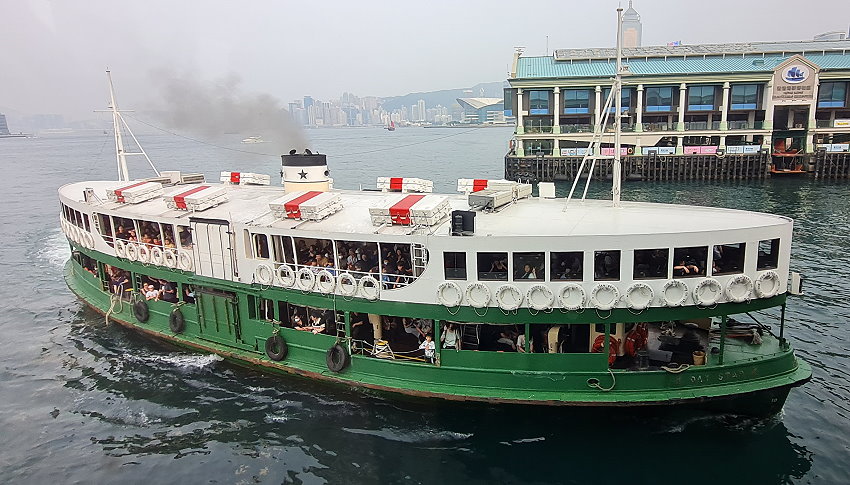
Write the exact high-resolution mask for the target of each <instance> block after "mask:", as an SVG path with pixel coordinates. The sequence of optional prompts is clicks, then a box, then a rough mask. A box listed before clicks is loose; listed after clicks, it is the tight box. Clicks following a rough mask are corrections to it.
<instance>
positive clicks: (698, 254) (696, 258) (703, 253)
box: [673, 246, 708, 278]
mask: <svg viewBox="0 0 850 485" xmlns="http://www.w3.org/2000/svg"><path fill="white" fill-rule="evenodd" d="M707 261H708V246H696V247H687V248H676V249H674V250H673V277H674V278H693V277H696V276H705V274H706V273H705V267H706V264H707Z"/></svg>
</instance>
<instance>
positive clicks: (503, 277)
mask: <svg viewBox="0 0 850 485" xmlns="http://www.w3.org/2000/svg"><path fill="white" fill-rule="evenodd" d="M477 259H478V279H479V280H483V281H488V280H489V281H507V280H508V253H478V255H477Z"/></svg>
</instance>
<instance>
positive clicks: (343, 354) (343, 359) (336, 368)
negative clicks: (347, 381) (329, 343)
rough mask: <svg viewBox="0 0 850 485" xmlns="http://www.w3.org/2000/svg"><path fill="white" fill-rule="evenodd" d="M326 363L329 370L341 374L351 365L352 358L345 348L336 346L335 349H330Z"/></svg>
mask: <svg viewBox="0 0 850 485" xmlns="http://www.w3.org/2000/svg"><path fill="white" fill-rule="evenodd" d="M325 361H326V362H327V364H328V370H330V371H331V372H335V373H340V372H342V371H344V370H345V368H346V367H348V366H349V364H351V356H350V355H348V351H347V350H345V347H343V346H342V345H340V344H334V346H333V347H331V348H329V349H328V354H327V357H326V359H325Z"/></svg>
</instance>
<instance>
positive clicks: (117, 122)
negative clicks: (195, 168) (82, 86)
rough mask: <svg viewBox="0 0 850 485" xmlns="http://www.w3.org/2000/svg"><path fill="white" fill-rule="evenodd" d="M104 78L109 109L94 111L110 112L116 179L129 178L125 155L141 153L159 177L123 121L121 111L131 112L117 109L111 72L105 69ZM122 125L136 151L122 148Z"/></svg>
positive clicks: (124, 179)
mask: <svg viewBox="0 0 850 485" xmlns="http://www.w3.org/2000/svg"><path fill="white" fill-rule="evenodd" d="M106 78H107V79H109V109H108V110H95V112H96V113H102V112H107V113H112V129H113V131H114V132H115V133H114V135H115V161H116V163H117V164H118V180H120V181H122V182H125V181H128V180H130V174H129V173H128V171H127V155H143V156H144V157H145V160H147V161H148V165H150V166H151V169H153V171H154V173H155V174H156V176H157V177H159V170H157V169H156V167H155V166H154V164H153V162H152V161H151V159H150V157H149V156H148V154H147V153H146V152H145V149H144V148H142V144H141V143H139V140H138V138H136V135H134V134H133V130H131V129H130V127H129V126H128V125H127V122H126V121H124V117H123V116H121V113H122V112H124V113H131V112H132V111H126V110H124V111H122V110H119V109H118V103H116V102H115V88H114V87H113V86H112V73H111V72H110V71H109V70H108V69H107V71H106ZM122 125H123V127H124V129H125V130H127V133H129V134H130V136H131V137H132V138H133V142H135V143H136V146H137V147H138V148H139V151H137V152H128V151H127V150H125V149H124V139H123V138H122V137H121V126H122Z"/></svg>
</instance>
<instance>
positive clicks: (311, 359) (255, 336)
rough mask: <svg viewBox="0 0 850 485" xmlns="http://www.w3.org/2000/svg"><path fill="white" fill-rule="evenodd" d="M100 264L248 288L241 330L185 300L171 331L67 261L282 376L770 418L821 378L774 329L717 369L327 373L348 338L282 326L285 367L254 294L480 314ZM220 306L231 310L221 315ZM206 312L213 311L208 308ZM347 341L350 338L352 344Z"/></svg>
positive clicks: (406, 311)
mask: <svg viewBox="0 0 850 485" xmlns="http://www.w3.org/2000/svg"><path fill="white" fill-rule="evenodd" d="M75 249H77V250H79V251H81V252H83V253H86V254H89V255H90V256H92V257H95V258H96V259H98V260H99V261H101V262H103V263H105V264H109V265H114V266H117V267H120V268H122V269H125V270H128V271H131V272H137V273H139V274H144V275H149V276H153V277H157V278H162V279H167V280H169V281H176V282H178V283H181V284H193V285H200V286H203V287H205V288H207V289H212V290H220V291H227V292H231V293H235V294H236V295H237V298H236V301H234V302H233V306H232V309H231V310H227V311H228V312H232V314H229V313H228V315H227V317H226V318H227V319H230V320H234V321H236V322H238V323H237V324H236V325H235V326H233V325H230V326H221V327H219V324H218V322H217V321H216V322H215V325H214V326H210V318H209V316H207V320H206V322H204V321H202V320H203V319H202V318H199V313H202V312H203V311H206V312H207V314H208V315H209V313H210V312H211V311H214V310H215V308H214V307H205V308H206V310H202V312H199V308H198V307H202V304H201V303H200V302H199V303H198V304H197V305H195V304H185V305H182V306H181V307H180V309H181V312H182V314H183V316H184V318H185V330H184V331H183V332H181V333H179V334H176V333H174V332H173V331H171V329H170V327H169V315H170V313H171V311H172V309H173V308H174V305H173V304H171V303H166V302H162V301H149V302H147V303H148V308H149V313H150V317H149V319H148V320H147V321H146V322H140V321H139V320H138V319H137V318H136V317H135V315H134V313H133V310H132V306H131V305H130V304H129V303H128V302H123V304H120V303H116V304H115V305H114V306H113V308H112V311H111V312H110V306H111V303H113V302H111V300H110V297H111V295H110V294H109V293H108V292H106V291H104V290H103V287H102V283H101V281H100V279H98V278H97V277H95V276H93V275H92V274H90V273H88V272H87V271H85V270H83V269H82V267H81V266H80V265H79V264H78V263H76V262H75V261H74V260H71V261H69V262H68V264H67V265H66V271H65V278H66V281H67V283H68V286H69V287H70V289H71V290H72V291H73V292H74V293H75V294H77V295H78V296H79V297H80V298H81V299H82V300H83V301H84V302H85V303H86V304H88V305H89V306H90V307H92V308H93V309H94V310H96V311H98V312H99V313H101V314H105V313H107V312H110V316H109V318H110V320H111V321H115V322H118V323H120V324H122V325H125V326H127V327H130V328H133V329H136V330H138V331H141V332H142V333H144V334H147V335H149V336H152V337H154V338H156V339H160V340H165V341H168V342H171V343H174V344H176V345H178V346H181V347H184V348H187V349H191V350H194V351H201V352H212V353H215V354H218V355H221V356H223V357H224V358H226V359H228V360H230V361H233V362H235V363H239V364H243V365H249V366H253V367H258V368H262V369H263V370H265V371H268V372H272V373H289V374H297V375H301V376H305V377H307V378H311V379H319V380H326V381H332V382H337V383H341V384H345V385H352V386H359V387H365V388H370V389H376V390H381V391H388V392H392V393H401V394H406V395H410V396H418V397H428V398H442V399H448V400H460V401H481V402H498V403H514V404H544V405H570V406H645V407H651V406H674V405H675V406H682V405H689V406H697V407H701V408H702V407H704V408H710V409H714V410H718V411H723V412H733V413H736V414H770V413H774V412H777V411H778V410H779V409H781V407H782V405H783V403H784V402H785V398H786V397H787V395H788V392H789V390H790V388H791V387H794V386H798V385H801V384H803V383H804V382H806V381H807V380H809V379H810V378H811V369H810V367H809V366H808V365H807V364H805V363H804V362H803V361H801V360H798V359H796V358H795V356H794V354H793V351H792V349H791V348H790V346H788V345H787V344H785V345H781V344H780V342H779V341H778V340H777V339H775V338H773V337H771V336H767V335H766V336H765V340H764V343H763V344H762V345H760V346H758V347H751V346H747V345H746V344H739V343H737V342H736V343H731V342H730V343H729V344H727V345H726V347H725V350H724V358H725V363H724V364H722V365H720V364H718V363H717V362H716V357H715V356H711V358H710V359H709V362H708V364H707V365H704V366H692V367H690V368H689V369H687V370H686V371H684V372H680V373H671V372H666V371H663V370H651V371H630V370H610V371H609V369H608V362H607V355H606V354H603V353H597V354H535V353H508V352H506V353H503V352H477V351H456V350H447V349H442V350H441V351H440V350H438V359H437V364H436V365H432V364H426V363H421V362H408V361H399V360H387V359H377V358H373V357H370V356H366V355H353V356H351V363H350V365H349V366H348V367H347V368H345V369H344V370H343V371H342V372H339V373H335V372H331V371H330V370H329V369H328V364H327V362H326V354H327V352H328V349H329V348H331V347H332V346H333V345H334V344H335V343H337V342H338V340H337V338H336V337H332V336H329V335H321V334H319V335H314V334H311V333H309V332H302V331H298V330H294V329H289V328H279V330H278V331H279V335H280V336H281V337H282V338H283V339H284V340H285V341H286V343H287V346H288V349H289V352H288V355H287V356H286V358H285V359H284V360H282V361H280V362H277V361H274V360H271V359H270V358H269V357H268V356H267V355H266V353H265V350H264V348H265V342H266V339H268V338H269V337H270V336H272V335H273V332H274V331H275V330H276V329H278V327H277V326H276V325H274V324H273V323H271V322H268V321H264V320H258V319H255V318H250V317H249V315H250V312H249V310H248V303H247V301H248V297H249V296H253V297H263V298H268V299H273V300H278V301H288V302H290V303H293V304H298V305H305V306H311V307H317V308H330V309H335V310H337V311H342V312H349V311H355V312H365V313H375V314H387V315H396V316H411V317H422V318H433V319H434V320H435V321H440V320H449V319H450V320H452V321H470V322H476V321H481V317H480V316H478V315H476V314H475V313H474V312H473V311H472V310H471V309H466V310H463V309H462V310H461V311H460V312H459V313H458V314H449V313H448V312H447V310H446V308H445V307H442V306H439V305H421V304H402V303H394V302H382V301H375V302H372V301H367V300H362V299H352V300H346V299H342V298H334V297H333V296H326V295H317V294H304V293H302V292H300V291H292V290H284V289H280V288H268V287H263V288H261V287H259V286H256V285H245V284H241V283H233V282H228V281H220V280H212V279H208V278H203V277H197V276H195V275H194V274H191V273H182V272H180V271H177V270H167V269H164V268H159V267H154V266H149V265H143V264H140V263H130V262H127V261H124V260H119V259H116V258H112V257H110V256H106V255H103V254H100V253H94V252H90V251H88V250H85V249H81V248H75ZM783 301H784V295H781V296H779V297H774V298H772V299H769V300H761V301H753V302H751V303H746V304H735V305H734V307H735V308H729V307H724V306H723V305H719V306H718V307H716V308H714V309H711V310H707V309H705V310H703V309H694V310H687V309H681V308H679V309H659V310H654V311H653V312H648V311H647V312H644V313H643V314H641V315H639V316H638V315H634V314H632V313H630V312H627V311H623V312H622V314H620V313H617V312H615V313H614V314H610V315H594V314H593V313H591V312H583V313H578V312H567V313H561V312H557V311H556V312H551V313H545V312H539V313H536V314H531V313H528V312H526V314H523V312H520V313H519V314H518V315H515V314H509V315H505V314H504V313H502V312H499V311H491V312H490V314H488V315H487V316H486V321H487V322H490V323H517V322H519V323H554V324H562V323H575V322H593V321H598V322H600V323H601V322H611V321H618V322H624V321H653V320H663V319H665V317H666V318H668V319H669V318H670V317H671V315H670V314H665V312H671V311H675V312H677V313H676V315H677V316H676V317H675V318H688V316H686V315H683V313H687V312H688V311H692V312H693V313H694V315H695V316H699V317H705V316H709V315H719V314H731V313H741V312H744V311H751V310H756V309H760V308H766V307H771V306H776V305H778V304H781V303H783ZM216 311H221V310H220V309H219V310H216ZM200 317H203V315H200ZM603 317H604V318H603ZM341 343H342V344H343V345H346V346H347V342H346V341H342V342H341ZM592 379H595V380H597V382H598V384H599V387H601V388H605V389H608V388H610V390H603V389H600V388H598V387H597V388H594V387H591V386H590V385H589V384H588V380H592Z"/></svg>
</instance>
